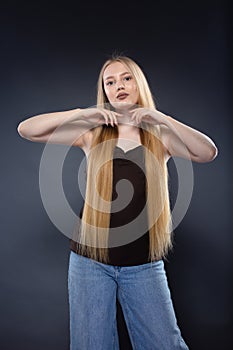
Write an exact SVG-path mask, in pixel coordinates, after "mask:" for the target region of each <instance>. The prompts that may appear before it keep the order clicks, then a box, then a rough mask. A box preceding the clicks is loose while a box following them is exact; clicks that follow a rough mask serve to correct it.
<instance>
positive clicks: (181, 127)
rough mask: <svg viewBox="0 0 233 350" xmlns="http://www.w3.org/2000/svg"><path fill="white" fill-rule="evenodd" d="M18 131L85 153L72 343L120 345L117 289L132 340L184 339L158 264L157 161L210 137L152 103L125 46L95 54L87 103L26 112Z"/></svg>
mask: <svg viewBox="0 0 233 350" xmlns="http://www.w3.org/2000/svg"><path fill="white" fill-rule="evenodd" d="M18 132H19V134H20V135H21V136H22V137H24V138H27V139H29V140H31V141H35V142H51V143H62V144H69V145H73V146H78V147H81V148H82V149H83V151H84V152H85V154H86V157H87V179H86V195H85V202H84V206H83V208H82V210H81V212H80V216H81V218H82V220H81V225H79V227H78V229H76V230H75V232H74V237H72V239H71V240H70V248H71V252H70V259H69V271H68V288H69V305H70V341H71V350H84V349H85V350H94V349H98V350H100V349H101V350H105V349H106V350H111V349H119V342H118V333H117V323H116V298H117V299H118V300H119V302H120V304H121V307H122V310H123V313H124V318H125V321H126V325H127V329H128V333H129V336H130V340H131V344H132V347H133V349H137V350H152V349H155V350H156V349H158V350H162V349H166V350H175V349H188V347H187V345H186V344H185V342H184V339H183V338H182V336H181V333H180V330H179V327H178V325H177V321H176V316H175V312H174V308H173V304H172V299H171V295H170V290H169V287H168V283H167V278H166V272H165V270H164V261H163V260H164V258H165V257H166V254H167V253H168V251H169V249H170V248H171V247H172V236H171V231H172V227H171V226H172V225H171V212H170V207H169V192H168V185H167V165H166V163H167V161H168V159H169V158H170V157H172V156H178V157H183V158H186V159H190V160H191V161H194V162H203V163H204V162H210V161H212V160H213V159H214V158H215V157H216V155H217V147H216V145H215V144H214V142H213V141H212V140H211V139H210V138H209V137H208V136H206V135H205V134H203V133H201V132H200V131H197V130H195V129H193V128H191V127H189V126H187V125H185V124H183V123H181V122H179V121H177V120H175V119H174V118H172V117H170V116H167V115H165V114H163V113H161V112H159V111H158V110H157V109H156V107H155V104H154V101H153V98H152V94H151V91H150V89H149V86H148V83H147V80H146V78H145V76H144V74H143V72H142V70H141V68H140V67H139V65H138V64H136V63H135V62H134V61H133V60H132V59H131V58H129V57H125V56H119V57H113V58H112V59H109V60H107V61H106V62H105V63H104V65H103V67H102V69H101V71H100V75H99V81H98V94H97V106H96V107H95V108H94V107H93V108H87V109H74V110H70V111H64V112H57V113H49V114H43V115H38V116H34V117H31V118H29V119H26V120H24V121H23V122H21V123H20V125H19V126H18ZM113 209H114V210H113Z"/></svg>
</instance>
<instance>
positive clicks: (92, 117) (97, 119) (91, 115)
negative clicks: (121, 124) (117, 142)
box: [76, 107, 121, 127]
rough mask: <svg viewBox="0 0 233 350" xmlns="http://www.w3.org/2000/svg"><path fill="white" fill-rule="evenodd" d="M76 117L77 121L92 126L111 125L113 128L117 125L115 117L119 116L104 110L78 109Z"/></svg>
mask: <svg viewBox="0 0 233 350" xmlns="http://www.w3.org/2000/svg"><path fill="white" fill-rule="evenodd" d="M76 116H77V117H78V118H77V119H78V120H83V121H85V122H87V123H89V124H90V125H92V126H98V125H103V124H106V125H108V124H111V125H112V127H113V126H114V124H116V125H118V121H117V117H120V116H121V114H119V113H116V112H114V111H110V110H108V109H105V108H97V107H95V108H85V109H80V110H79V111H78V113H77V115H76Z"/></svg>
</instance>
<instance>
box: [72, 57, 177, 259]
mask: <svg viewBox="0 0 233 350" xmlns="http://www.w3.org/2000/svg"><path fill="white" fill-rule="evenodd" d="M114 62H121V63H122V64H124V65H125V66H126V67H127V68H128V69H129V72H131V74H132V75H133V77H134V79H135V81H136V84H137V87H138V91H139V100H138V105H139V106H140V107H145V108H150V109H156V107H155V103H154V100H153V97H152V94H151V91H150V88H149V86H148V83H147V80H146V78H145V76H144V74H143V72H142V70H141V68H140V67H139V65H138V64H137V63H136V62H134V61H133V60H132V59H131V58H129V57H126V56H117V57H112V58H110V59H108V60H107V61H106V62H105V63H104V65H103V67H102V69H101V71H100V74H99V79H98V87H97V106H98V107H104V108H110V104H109V101H108V99H107V96H106V94H105V92H104V87H103V74H104V71H105V68H106V67H107V66H108V65H110V64H111V63H114ZM117 139H118V127H117V126H114V127H111V126H109V127H108V126H107V125H101V126H97V127H96V128H94V129H93V139H92V145H91V151H90V153H89V156H88V161H87V169H88V171H87V183H86V196H85V203H84V208H83V214H82V220H81V225H80V227H79V231H78V237H76V241H77V242H79V244H77V251H78V252H79V253H80V254H83V253H84V254H86V255H87V256H88V257H90V258H92V259H95V260H98V261H100V262H103V263H108V262H109V255H108V239H109V225H110V212H111V210H110V208H111V198H112V181H113V152H114V147H115V146H116V144H117ZM140 139H141V144H142V145H143V146H144V148H143V149H144V151H145V170H146V180H147V181H146V189H145V190H146V199H147V203H148V205H147V218H148V224H149V226H148V227H149V242H150V247H149V254H148V261H149V260H150V261H154V260H158V259H161V258H164V257H165V256H166V254H167V253H168V251H169V249H170V248H172V235H171V231H172V230H171V228H172V220H171V211H170V202H169V191H168V171H167V165H166V161H165V156H164V148H163V144H162V142H161V140H160V128H159V126H158V125H152V124H149V123H145V122H143V121H142V122H141V127H140Z"/></svg>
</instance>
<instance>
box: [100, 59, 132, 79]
mask: <svg viewBox="0 0 233 350" xmlns="http://www.w3.org/2000/svg"><path fill="white" fill-rule="evenodd" d="M126 72H129V69H128V68H127V67H126V66H125V65H124V64H123V63H121V62H113V63H111V64H109V65H108V66H107V67H106V68H105V70H104V73H103V79H106V78H107V77H108V76H113V75H117V74H122V73H126Z"/></svg>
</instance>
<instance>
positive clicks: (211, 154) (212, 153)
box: [198, 145, 218, 163]
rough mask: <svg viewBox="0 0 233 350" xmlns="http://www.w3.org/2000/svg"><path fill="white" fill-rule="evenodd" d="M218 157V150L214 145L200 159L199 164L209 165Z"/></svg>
mask: <svg viewBox="0 0 233 350" xmlns="http://www.w3.org/2000/svg"><path fill="white" fill-rule="evenodd" d="M217 156H218V148H217V147H216V146H215V145H212V146H211V148H210V149H209V150H208V152H207V153H206V154H205V155H204V156H203V157H200V158H199V159H198V162H199V163H208V162H212V161H213V160H214V159H215V158H216V157H217Z"/></svg>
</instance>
